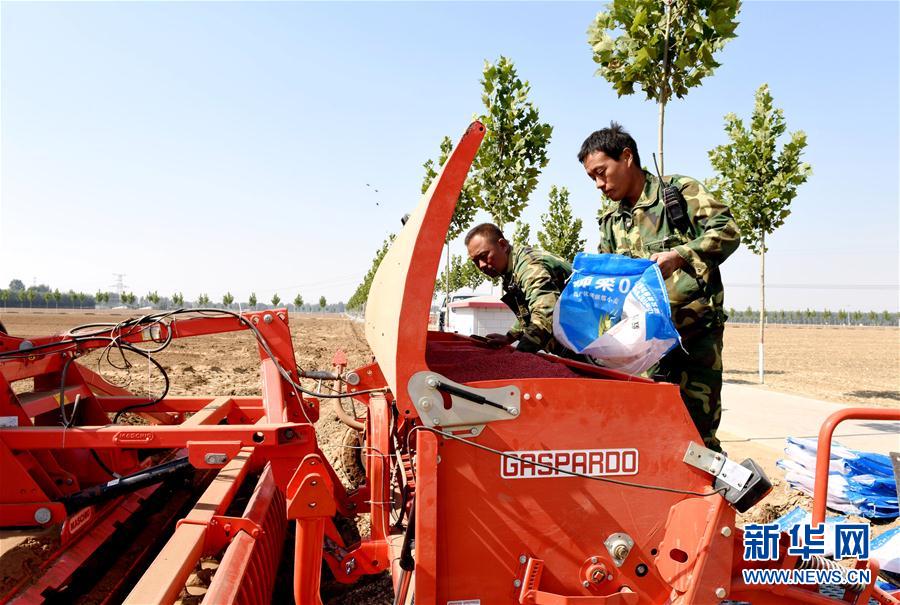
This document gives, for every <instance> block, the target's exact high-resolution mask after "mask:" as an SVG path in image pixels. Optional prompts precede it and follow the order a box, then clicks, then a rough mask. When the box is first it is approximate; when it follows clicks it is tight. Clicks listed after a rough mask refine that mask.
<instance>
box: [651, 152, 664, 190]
mask: <svg viewBox="0 0 900 605" xmlns="http://www.w3.org/2000/svg"><path fill="white" fill-rule="evenodd" d="M650 155H652V156H653V166H654V168H656V176H658V177H659V182H660V183H662V182H663V178H662V173H661V172H660V171H659V164H657V163H656V154H655V153H651V154H650Z"/></svg>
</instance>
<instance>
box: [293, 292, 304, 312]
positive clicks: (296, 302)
mask: <svg viewBox="0 0 900 605" xmlns="http://www.w3.org/2000/svg"><path fill="white" fill-rule="evenodd" d="M302 306H303V297H302V296H300V295H299V294H298V295H297V296H295V297H294V308H295V309H297V310H298V311H299V310H300V307H302Z"/></svg>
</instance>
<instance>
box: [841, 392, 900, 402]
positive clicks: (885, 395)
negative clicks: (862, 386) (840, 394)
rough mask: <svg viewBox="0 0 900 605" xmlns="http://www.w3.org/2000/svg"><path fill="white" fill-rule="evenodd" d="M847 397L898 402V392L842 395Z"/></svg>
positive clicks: (899, 396)
mask: <svg viewBox="0 0 900 605" xmlns="http://www.w3.org/2000/svg"><path fill="white" fill-rule="evenodd" d="M844 395H846V396H847V397H859V398H860V399H893V400H894V401H900V392H898V391H850V392H849V393H844Z"/></svg>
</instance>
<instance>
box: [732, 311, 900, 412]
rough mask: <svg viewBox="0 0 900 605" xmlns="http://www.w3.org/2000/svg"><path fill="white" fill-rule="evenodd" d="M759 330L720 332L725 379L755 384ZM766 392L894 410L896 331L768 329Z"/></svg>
mask: <svg viewBox="0 0 900 605" xmlns="http://www.w3.org/2000/svg"><path fill="white" fill-rule="evenodd" d="M758 350H759V327H757V326H749V325H746V324H742V325H737V324H730V325H728V327H727V328H726V329H725V350H724V352H723V355H722V357H723V363H724V367H725V380H726V381H727V382H733V383H738V384H759V379H758V368H759V364H758ZM765 359H766V367H765V383H766V385H767V386H768V388H770V389H773V390H776V391H783V392H789V393H796V394H798V395H807V396H809V397H814V398H817V399H824V400H826V401H836V402H840V403H855V404H863V405H878V406H889V407H897V406H900V329H898V328H879V327H864V326H859V327H852V326H821V327H819V326H787V325H770V326H767V328H766V334H765Z"/></svg>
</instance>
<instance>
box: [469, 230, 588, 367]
mask: <svg viewBox="0 0 900 605" xmlns="http://www.w3.org/2000/svg"><path fill="white" fill-rule="evenodd" d="M466 249H467V250H468V253H469V258H470V259H471V260H472V262H473V263H475V266H477V267H478V269H479V270H480V271H481V272H482V273H484V274H485V275H487V276H488V277H490V278H496V277H500V278H502V281H503V296H502V297H501V300H502V301H503V302H505V303H506V305H507V306H508V307H509V308H510V309H512V312H513V313H515V315H516V319H517V321H516V323H515V325H513V327H512V328H510V330H509V331H508V332H507V333H506V334H488V335H487V338H488V341H489V343H490V344H492V345H494V346H503V345H507V344H511V343H513V342H515V341H517V340H518V341H519V344H518V345H517V346H516V349H517V350H519V351H524V352H527V353H534V352H536V351H540V350H544V351H547V352H548V353H553V354H555V355H561V356H565V357H576V356H575V354H574V353H572V352H571V351H569V350H568V349H566V348H565V347H563V346H562V345H560V344H559V343H558V342H557V341H556V339H554V338H553V310H554V308H556V301H557V300H558V299H559V295H560V294H561V293H562V291H563V288H565V287H566V280H568V279H569V276H570V275H571V274H572V265H570V264H569V263H567V262H566V261H564V260H563V259H561V258H559V257H558V256H554V255H553V254H550V253H549V252H544V251H543V250H538V249H537V248H531V247H529V246H513V245H512V244H511V243H509V241H507V240H506V238H505V237H503V233H502V232H501V231H500V228H499V227H497V226H496V225H494V224H491V223H483V224H481V225H478V226H477V227H475V228H473V229H472V230H471V231H469V233H468V234H467V235H466Z"/></svg>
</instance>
